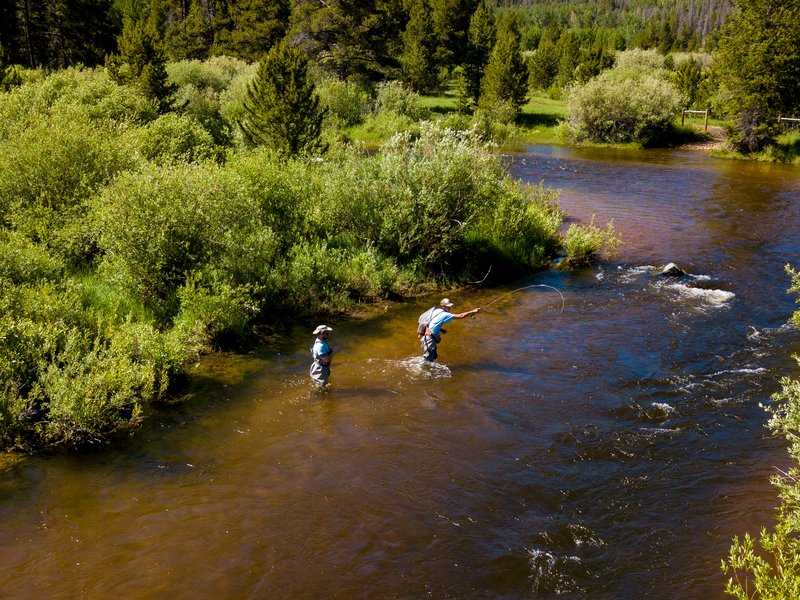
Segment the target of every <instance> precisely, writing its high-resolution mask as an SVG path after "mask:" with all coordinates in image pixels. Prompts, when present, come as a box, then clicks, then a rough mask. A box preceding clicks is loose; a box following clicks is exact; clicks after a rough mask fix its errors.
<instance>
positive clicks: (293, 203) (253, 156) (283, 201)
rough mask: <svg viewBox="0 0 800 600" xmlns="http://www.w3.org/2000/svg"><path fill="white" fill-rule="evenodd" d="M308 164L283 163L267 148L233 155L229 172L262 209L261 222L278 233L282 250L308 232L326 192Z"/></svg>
mask: <svg viewBox="0 0 800 600" xmlns="http://www.w3.org/2000/svg"><path fill="white" fill-rule="evenodd" d="M313 164H314V163H307V162H305V161H302V160H300V161H296V160H282V159H280V157H278V156H276V155H275V154H274V153H272V152H271V151H270V150H268V149H266V148H256V149H253V150H250V151H247V152H240V153H238V154H236V155H235V156H232V157H231V158H230V160H229V161H228V163H227V166H226V171H227V172H228V173H229V174H230V176H231V177H233V178H235V179H236V180H237V183H236V185H238V186H239V189H240V192H241V194H242V195H243V196H245V197H246V198H247V199H248V202H249V203H253V204H255V205H256V206H258V208H259V221H260V222H261V223H263V224H264V225H265V226H267V227H269V228H271V229H272V230H273V231H274V232H276V233H277V235H278V237H277V238H276V239H277V240H278V243H279V245H280V247H281V248H282V249H284V250H285V249H286V248H287V247H288V246H289V245H291V244H293V243H294V242H295V240H296V239H297V237H299V236H304V235H306V233H307V225H306V216H307V214H308V213H309V212H311V211H312V210H313V208H314V207H315V205H317V204H318V203H319V201H318V198H319V195H320V194H321V193H322V190H321V188H320V183H319V182H318V181H317V180H316V179H315V175H314V169H312V168H310V165H313Z"/></svg>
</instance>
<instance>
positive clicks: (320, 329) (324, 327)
mask: <svg viewBox="0 0 800 600" xmlns="http://www.w3.org/2000/svg"><path fill="white" fill-rule="evenodd" d="M326 331H333V327H328V326H327V325H319V326H318V327H317V328H316V329H315V330H314V335H319V334H320V333H325V332H326Z"/></svg>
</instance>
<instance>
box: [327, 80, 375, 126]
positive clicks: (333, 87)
mask: <svg viewBox="0 0 800 600" xmlns="http://www.w3.org/2000/svg"><path fill="white" fill-rule="evenodd" d="M317 93H318V94H319V97H320V100H321V102H322V106H323V108H325V110H326V111H327V117H326V118H327V119H328V121H329V122H330V124H331V125H333V126H334V127H349V126H351V125H357V124H359V123H362V122H363V121H364V117H365V116H366V115H367V113H368V112H369V105H370V102H371V101H372V96H371V94H370V91H369V90H368V89H367V88H366V87H365V86H364V85H361V84H358V83H354V82H349V81H341V80H339V79H332V78H328V79H323V80H322V81H320V82H319V83H317Z"/></svg>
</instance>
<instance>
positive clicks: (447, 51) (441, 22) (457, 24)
mask: <svg viewBox="0 0 800 600" xmlns="http://www.w3.org/2000/svg"><path fill="white" fill-rule="evenodd" d="M477 4H478V1H477V0H431V8H432V19H433V31H434V35H435V37H436V43H435V44H434V46H435V48H434V55H435V60H436V64H437V65H438V66H439V67H440V68H445V69H448V70H449V69H451V68H452V67H455V66H456V65H457V64H459V63H460V62H461V60H462V58H463V56H464V55H465V54H466V52H467V44H468V42H467V31H468V30H469V23H470V19H471V17H472V13H473V12H474V11H475V8H476V7H477Z"/></svg>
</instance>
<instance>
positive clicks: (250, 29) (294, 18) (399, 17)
mask: <svg viewBox="0 0 800 600" xmlns="http://www.w3.org/2000/svg"><path fill="white" fill-rule="evenodd" d="M481 3H482V2H479V1H478V0H406V1H402V2H401V1H399V0H368V1H364V2H356V3H353V2H342V1H341V0H330V1H326V2H320V0H301V1H299V2H295V3H290V2H289V1H288V0H266V1H263V0H149V1H148V0H5V1H4V2H3V5H2V7H0V47H2V49H3V51H4V52H5V54H6V60H7V61H8V62H10V63H12V64H20V65H24V66H26V67H29V68H35V67H46V68H61V67H65V66H70V65H77V64H83V65H86V66H94V65H99V64H102V63H103V62H104V60H105V56H106V55H107V54H113V53H115V52H117V51H118V48H117V42H116V40H117V37H118V36H119V35H120V34H121V33H122V30H123V27H124V26H125V23H126V22H128V21H145V22H147V23H148V24H149V26H151V27H152V29H153V30H154V31H156V32H157V33H158V36H159V39H160V40H162V41H163V45H164V51H165V53H166V56H167V58H168V59H169V60H173V61H176V60H183V59H205V58H208V57H210V56H216V55H225V56H232V57H235V58H241V59H243V60H247V61H255V60H259V59H260V58H261V56H263V55H264V54H265V53H266V52H267V51H268V50H269V49H270V48H271V47H272V46H273V45H275V43H277V41H278V40H280V39H282V38H284V37H285V36H287V35H288V36H290V38H291V39H293V40H294V41H295V42H296V43H298V44H299V45H301V46H302V48H303V50H304V52H306V54H307V55H308V56H309V57H310V58H312V59H313V60H314V61H315V62H319V64H321V65H323V66H324V67H325V68H326V69H327V70H329V71H331V72H333V73H336V74H337V75H339V76H340V77H343V78H346V77H350V76H361V77H369V78H373V79H375V78H384V77H390V78H396V76H397V74H398V73H399V72H401V70H402V67H403V62H404V60H405V61H406V62H407V61H408V60H410V59H411V55H412V54H415V53H416V54H420V53H424V54H426V55H428V58H426V60H429V61H430V62H431V64H432V66H433V73H434V75H436V74H438V72H439V71H440V70H442V69H444V70H445V71H446V70H448V69H452V68H454V67H456V66H458V65H460V64H463V61H464V58H465V57H467V56H468V55H467V51H468V46H469V27H470V21H471V18H472V16H473V15H474V13H475V11H476V10H477V8H478V5H479V4H481ZM488 6H489V8H492V9H498V10H499V11H501V12H504V13H506V12H513V13H515V14H517V15H518V24H519V29H520V39H521V43H522V48H523V50H535V49H536V48H537V47H538V44H539V42H540V40H541V39H542V38H543V37H547V36H549V37H551V38H552V37H553V36H554V35H556V36H557V35H558V34H560V32H562V31H563V30H573V31H575V32H578V33H579V34H580V35H585V33H586V32H587V31H595V32H596V33H595V35H596V34H597V32H600V34H601V36H602V37H603V38H604V40H603V42H604V44H605V45H607V46H608V47H609V48H613V49H616V50H621V49H624V48H626V47H639V48H643V49H647V48H659V49H660V50H661V51H662V52H667V51H670V50H689V51H697V50H699V49H700V48H702V47H707V46H708V45H709V44H711V43H712V37H713V33H714V32H715V31H717V30H718V29H719V27H720V26H721V24H722V23H723V21H724V19H725V18H726V17H727V16H728V15H729V14H730V12H731V6H732V3H731V1H730V0H681V1H679V2H675V3H667V4H664V3H660V2H656V1H655V0H624V1H615V2H612V1H610V0H594V1H589V2H571V1H565V2H546V3H545V2H501V3H499V4H498V3H495V2H492V3H489V4H488Z"/></svg>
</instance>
